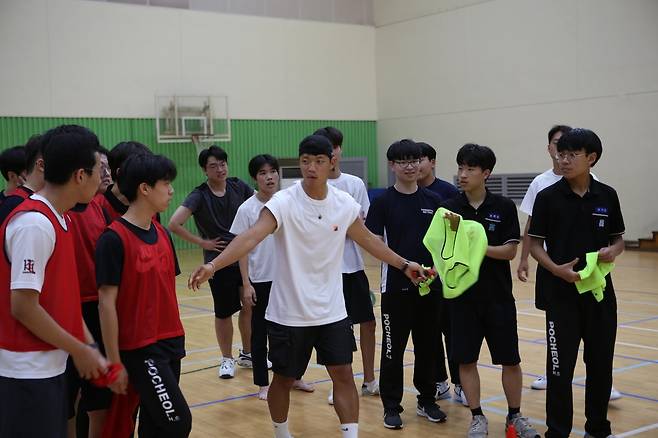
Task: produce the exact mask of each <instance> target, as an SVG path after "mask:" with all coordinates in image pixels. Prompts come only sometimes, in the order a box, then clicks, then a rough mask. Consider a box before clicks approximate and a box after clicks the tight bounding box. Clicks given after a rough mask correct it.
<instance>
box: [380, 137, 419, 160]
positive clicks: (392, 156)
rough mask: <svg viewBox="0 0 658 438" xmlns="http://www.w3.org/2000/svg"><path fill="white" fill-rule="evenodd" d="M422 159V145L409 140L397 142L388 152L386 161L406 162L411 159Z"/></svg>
mask: <svg viewBox="0 0 658 438" xmlns="http://www.w3.org/2000/svg"><path fill="white" fill-rule="evenodd" d="M420 157H421V149H420V145H419V144H418V143H416V142H415V141H413V140H411V139H409V138H404V139H402V140H398V141H396V142H395V143H393V144H392V145H390V146H389V147H388V150H387V151H386V159H387V160H388V161H395V160H406V159H409V158H416V159H420Z"/></svg>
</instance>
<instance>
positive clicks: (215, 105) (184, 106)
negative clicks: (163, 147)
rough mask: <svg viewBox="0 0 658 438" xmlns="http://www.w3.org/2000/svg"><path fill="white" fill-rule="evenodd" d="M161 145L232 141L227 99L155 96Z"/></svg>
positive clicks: (156, 119)
mask: <svg viewBox="0 0 658 438" xmlns="http://www.w3.org/2000/svg"><path fill="white" fill-rule="evenodd" d="M155 129H156V132H157V138H158V142H159V143H189V142H190V141H192V136H195V137H194V138H196V139H198V141H201V142H206V143H212V142H218V141H231V119H230V117H229V109H228V96H176V95H174V96H156V97H155Z"/></svg>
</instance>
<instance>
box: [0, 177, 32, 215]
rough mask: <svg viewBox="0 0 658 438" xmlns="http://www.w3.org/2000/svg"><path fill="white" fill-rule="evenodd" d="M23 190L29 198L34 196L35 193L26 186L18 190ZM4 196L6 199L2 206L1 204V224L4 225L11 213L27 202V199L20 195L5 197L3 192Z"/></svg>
mask: <svg viewBox="0 0 658 438" xmlns="http://www.w3.org/2000/svg"><path fill="white" fill-rule="evenodd" d="M21 189H22V190H23V191H24V192H26V193H27V194H28V196H30V195H32V194H33V193H34V191H33V190H32V189H30V188H28V187H26V186H20V187H19V188H18V190H21ZM3 196H4V197H5V199H4V200H3V201H2V204H0V224H2V223H3V222H4V221H5V219H7V216H9V213H11V212H12V211H14V209H15V208H16V207H18V206H19V205H21V203H22V202H23V201H25V198H23V197H22V196H19V195H9V196H7V195H5V194H4V192H3Z"/></svg>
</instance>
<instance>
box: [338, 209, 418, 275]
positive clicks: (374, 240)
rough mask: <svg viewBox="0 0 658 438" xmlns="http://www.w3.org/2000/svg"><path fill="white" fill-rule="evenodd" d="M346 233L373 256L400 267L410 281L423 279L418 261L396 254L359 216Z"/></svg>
mask: <svg viewBox="0 0 658 438" xmlns="http://www.w3.org/2000/svg"><path fill="white" fill-rule="evenodd" d="M347 235H348V237H349V238H350V239H352V240H354V241H355V242H356V243H358V244H359V245H360V246H361V248H363V249H365V250H366V251H368V252H369V253H370V254H372V255H373V256H374V257H376V258H378V259H379V260H381V261H382V262H384V263H387V264H389V265H391V266H394V267H396V268H398V269H400V270H401V271H402V272H403V273H404V275H406V276H407V277H409V279H410V280H411V281H412V282H414V283H418V282H419V281H422V280H425V275H424V271H423V268H422V267H421V266H420V265H419V264H418V263H415V262H410V261H408V260H407V259H405V258H404V257H401V256H399V255H398V254H396V253H395V252H394V251H393V250H392V249H391V248H389V247H388V246H387V245H386V244H385V243H384V241H383V240H382V239H381V237H379V236H377V235H375V234H373V233H371V232H370V230H368V229H367V228H366V226H365V225H364V223H363V219H361V218H360V217H359V218H357V219H356V220H355V221H354V222H353V223H352V225H350V227H349V228H348V229H347Z"/></svg>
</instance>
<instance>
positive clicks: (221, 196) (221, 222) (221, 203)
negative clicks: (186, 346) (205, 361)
mask: <svg viewBox="0 0 658 438" xmlns="http://www.w3.org/2000/svg"><path fill="white" fill-rule="evenodd" d="M199 166H200V167H201V169H203V172H204V173H205V174H206V177H207V178H208V179H207V180H206V181H205V182H203V183H202V184H201V185H199V186H198V187H196V188H195V189H194V190H192V192H191V193H190V194H189V195H187V198H185V200H184V201H183V204H182V205H181V206H180V207H178V208H177V209H176V211H175V212H174V214H173V215H172V216H171V219H170V220H169V229H170V230H171V232H172V233H175V234H177V235H178V236H179V237H181V238H183V239H185V240H187V241H188V242H191V243H194V244H196V245H199V246H200V247H201V248H203V260H204V261H205V262H208V261H210V260H212V259H213V258H215V257H216V256H217V255H218V254H219V253H221V252H222V250H224V248H226V245H228V243H229V242H230V241H231V240H233V237H234V236H233V234H232V233H231V232H230V229H231V224H232V223H233V219H235V215H236V213H237V212H238V207H240V205H242V203H243V202H245V201H246V200H247V199H249V198H251V196H252V195H253V194H254V190H253V189H252V188H251V187H249V185H247V183H245V182H244V181H242V180H240V179H238V178H235V177H233V178H231V177H229V167H228V154H227V153H226V151H224V149H222V148H220V147H217V146H210V147H209V148H208V149H204V150H203V151H201V153H200V154H199ZM190 216H193V217H194V223H195V225H196V228H197V230H198V231H199V234H200V236H197V235H195V234H194V233H192V232H190V231H188V230H187V229H186V228H185V227H184V226H183V225H184V224H185V222H186V221H187V220H188V219H189V218H190ZM209 284H210V291H211V293H212V298H213V303H214V310H215V335H216V336H217V344H218V345H219V349H220V351H221V353H222V359H221V361H220V364H219V378H220V379H231V378H233V377H234V376H235V364H236V360H235V359H233V353H232V345H233V320H232V318H231V317H232V316H233V314H235V313H236V312H240V314H239V317H238V328H239V330H240V336H241V338H242V350H240V354H239V356H238V360H237V364H238V365H240V366H242V367H246V368H251V367H252V360H251V306H242V305H241V304H240V287H241V286H242V276H241V275H240V268H239V267H238V264H237V263H234V264H232V265H230V266H227V267H226V268H225V269H222V270H221V271H219V272H217V274H216V275H215V276H214V277H213V278H212V279H211V280H210V281H209Z"/></svg>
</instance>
